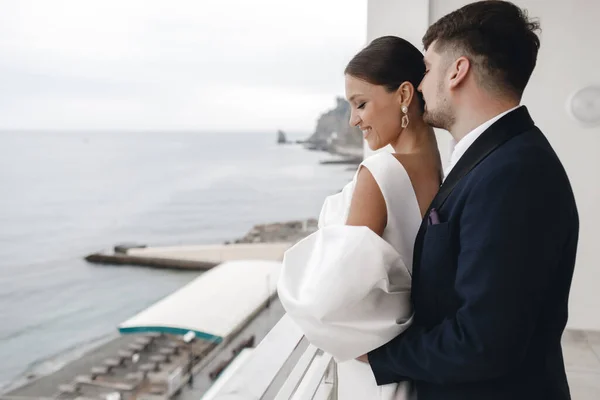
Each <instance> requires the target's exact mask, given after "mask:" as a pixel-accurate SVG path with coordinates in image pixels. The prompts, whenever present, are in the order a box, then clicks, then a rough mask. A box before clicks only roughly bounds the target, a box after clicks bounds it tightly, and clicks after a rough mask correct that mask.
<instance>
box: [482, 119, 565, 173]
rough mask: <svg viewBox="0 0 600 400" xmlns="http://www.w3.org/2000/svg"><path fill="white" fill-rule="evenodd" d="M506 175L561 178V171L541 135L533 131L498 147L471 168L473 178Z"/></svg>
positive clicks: (537, 131)
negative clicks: (475, 176) (534, 175)
mask: <svg viewBox="0 0 600 400" xmlns="http://www.w3.org/2000/svg"><path fill="white" fill-rule="evenodd" d="M508 171H515V172H517V171H518V172H520V173H521V174H527V173H535V174H537V173H542V172H544V173H548V174H556V173H558V174H562V173H563V172H564V168H563V166H562V163H561V161H560V159H559V158H558V156H557V154H556V152H555V151H554V149H553V148H552V145H551V144H550V142H549V141H548V140H547V138H546V136H545V135H544V134H543V133H542V131H541V130H540V129H539V128H537V127H533V128H531V129H529V130H527V131H525V132H523V133H521V134H519V135H516V136H514V137H513V138H512V139H510V140H508V141H507V142H506V143H504V144H503V145H501V146H499V147H498V148H497V149H496V150H495V151H493V152H492V153H491V154H490V155H489V156H488V157H486V158H485V159H484V160H483V161H482V162H481V163H480V165H478V166H477V168H475V170H474V172H476V175H492V176H493V175H496V174H502V173H505V172H508Z"/></svg>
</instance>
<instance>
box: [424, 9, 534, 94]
mask: <svg viewBox="0 0 600 400" xmlns="http://www.w3.org/2000/svg"><path fill="white" fill-rule="evenodd" d="M539 29H540V25H539V22H537V21H534V20H530V19H529V18H528V15H527V11H526V10H522V9H520V8H519V7H517V6H516V5H514V4H512V3H510V2H508V1H494V0H492V1H479V2H476V3H471V4H468V5H466V6H464V7H462V8H460V9H458V10H456V11H454V12H452V13H450V14H448V15H446V16H444V17H442V18H441V19H439V20H438V21H437V22H436V23H435V24H433V25H431V26H430V27H429V29H428V30H427V33H425V36H424V37H423V45H424V46H425V49H427V48H429V46H430V45H431V44H432V43H433V42H435V50H436V52H437V53H440V54H445V55H448V56H451V55H453V56H456V57H460V56H466V57H467V58H469V60H470V61H471V63H472V64H473V65H474V67H475V68H474V70H475V73H476V76H477V78H478V83H479V84H480V85H481V86H483V87H485V88H486V89H489V90H491V91H493V92H497V93H508V94H512V95H516V96H518V97H519V99H520V98H521V96H522V95H523V91H524V90H525V87H526V86H527V82H529V78H530V77H531V73H532V72H533V69H534V68H535V64H536V60H537V54H538V50H539V48H540V39H539V38H538V36H537V34H536V31H537V30H539ZM449 61H450V60H449ZM451 61H453V60H451Z"/></svg>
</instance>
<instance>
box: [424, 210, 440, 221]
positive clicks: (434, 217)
mask: <svg viewBox="0 0 600 400" xmlns="http://www.w3.org/2000/svg"><path fill="white" fill-rule="evenodd" d="M427 220H428V222H429V225H437V224H439V223H440V216H439V215H438V212H437V210H436V209H435V208H432V209H431V211H430V212H429V216H428V217H427Z"/></svg>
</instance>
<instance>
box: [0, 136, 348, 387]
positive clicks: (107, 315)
mask: <svg viewBox="0 0 600 400" xmlns="http://www.w3.org/2000/svg"><path fill="white" fill-rule="evenodd" d="M306 136H308V135H301V134H298V135H297V137H292V139H302V138H305V137H306ZM331 157H332V156H330V155H328V154H326V153H322V152H314V151H308V150H306V149H304V148H303V146H301V145H297V144H286V145H278V144H276V135H275V133H274V132H247V133H243V132H237V133H236V132H231V133H210V132H168V131H162V132H116V131H115V132H112V131H111V132H100V131H89V132H87V131H77V132H75V131H70V132H59V131H56V132H54V131H52V132H42V131H27V132H23V131H21V132H0V392H1V391H2V389H4V390H7V389H8V388H9V387H10V386H14V385H15V384H18V382H19V381H20V380H22V379H23V378H24V377H25V376H27V375H31V374H35V375H40V374H46V373H50V372H52V371H53V370H55V369H57V368H59V367H60V366H61V365H63V364H64V363H65V362H67V361H68V359H69V358H70V357H73V356H74V355H75V356H77V355H80V354H81V353H82V352H84V351H85V350H86V349H87V348H89V347H92V346H94V345H96V344H97V343H100V342H102V341H104V340H106V339H107V338H109V337H111V335H116V332H117V325H118V324H119V323H120V322H122V321H124V320H126V319H128V318H129V317H131V316H133V315H134V314H135V313H137V312H139V311H141V310H143V309H144V308H146V307H148V306H149V305H151V304H152V303H154V302H156V301H157V300H159V299H161V298H163V297H164V296H166V295H168V294H170V293H172V292H173V291H175V290H177V289H178V288H180V287H181V286H183V285H184V284H186V283H187V282H189V281H190V280H192V279H194V278H195V277H197V276H198V274H199V273H198V272H181V271H169V270H159V269H149V268H143V267H127V266H114V267H113V266H105V265H104V266H100V265H92V264H89V263H87V262H86V261H84V257H85V256H86V255H88V254H90V253H93V252H96V251H99V250H105V249H110V248H112V247H113V246H114V245H116V244H120V243H140V244H146V245H149V246H163V245H180V244H181V245H183V244H208V243H223V242H225V241H230V240H232V239H235V238H239V237H241V236H243V235H244V234H245V233H246V232H247V231H248V230H250V229H251V228H252V226H253V225H255V224H260V223H269V222H280V221H288V220H297V219H305V218H311V217H314V218H316V217H317V216H318V214H319V211H320V208H321V205H322V202H323V199H324V198H325V197H326V196H328V195H330V194H333V193H335V192H337V191H339V190H340V189H341V188H342V187H343V185H344V184H346V183H347V182H348V181H349V180H350V179H351V178H352V175H353V173H354V172H353V170H352V169H351V168H349V167H348V166H347V165H321V164H319V161H320V160H323V159H328V158H331Z"/></svg>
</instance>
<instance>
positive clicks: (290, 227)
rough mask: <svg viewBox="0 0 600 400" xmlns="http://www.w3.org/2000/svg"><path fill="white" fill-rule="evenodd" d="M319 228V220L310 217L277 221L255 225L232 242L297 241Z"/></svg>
mask: <svg viewBox="0 0 600 400" xmlns="http://www.w3.org/2000/svg"><path fill="white" fill-rule="evenodd" d="M316 230H317V220H316V219H315V218H309V219H305V220H296V221H287V222H275V223H269V224H259V225H255V226H253V227H252V229H250V230H249V231H248V233H246V234H245V235H244V236H243V237H241V238H238V239H235V240H233V241H231V242H225V244H231V243H235V244H237V243H278V242H288V243H295V242H297V241H299V240H301V239H303V238H305V237H306V236H308V235H310V234H311V233H313V232H315V231H316Z"/></svg>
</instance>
